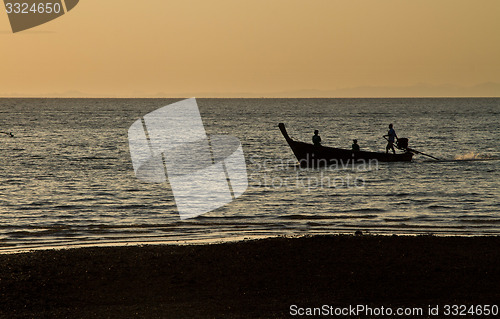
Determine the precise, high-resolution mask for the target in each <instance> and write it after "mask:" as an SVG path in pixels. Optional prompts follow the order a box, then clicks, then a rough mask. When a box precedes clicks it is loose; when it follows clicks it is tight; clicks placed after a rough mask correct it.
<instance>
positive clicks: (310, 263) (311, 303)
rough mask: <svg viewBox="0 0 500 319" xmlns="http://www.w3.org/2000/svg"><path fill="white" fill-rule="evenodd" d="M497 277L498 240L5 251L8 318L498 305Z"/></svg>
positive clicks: (349, 238) (4, 312)
mask: <svg viewBox="0 0 500 319" xmlns="http://www.w3.org/2000/svg"><path fill="white" fill-rule="evenodd" d="M498 282H500V237H499V236H473V237H464V236H429V235H427V236H426V235H420V236H384V235H363V236H353V235H322V236H321V235H318V236H303V237H295V238H289V237H273V238H267V239H255V240H246V241H237V242H227V243H216V244H208V245H144V246H121V247H116V246H114V247H89V248H73V249H62V250H54V249H53V250H39V251H32V252H25V253H15V254H0V296H1V297H2V298H0V317H2V318H4V317H5V318H22V317H51V318H65V317H71V318H88V317H92V318H125V317H140V318H162V317H167V318H180V317H183V318H184V317H188V318H283V317H288V316H290V306H291V305H294V304H295V305H298V306H300V307H321V306H322V305H337V306H348V305H358V304H363V305H371V306H373V307H380V306H384V307H397V306H404V307H427V306H428V305H444V304H457V305H461V304H466V305H485V304H489V305H493V304H495V303H496V304H497V305H499V306H500V302H499V300H500V286H499V285H498ZM362 317H363V316H362ZM432 317H433V318H436V316H432Z"/></svg>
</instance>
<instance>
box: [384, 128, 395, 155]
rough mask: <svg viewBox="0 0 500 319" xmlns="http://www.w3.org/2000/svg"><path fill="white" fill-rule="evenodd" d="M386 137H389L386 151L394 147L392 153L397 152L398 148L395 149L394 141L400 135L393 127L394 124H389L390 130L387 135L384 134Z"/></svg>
mask: <svg viewBox="0 0 500 319" xmlns="http://www.w3.org/2000/svg"><path fill="white" fill-rule="evenodd" d="M384 137H385V138H387V146H386V147H385V153H386V154H387V153H389V150H390V149H392V153H393V154H396V150H395V149H394V141H395V140H397V138H398V136H397V135H396V131H395V130H394V129H393V128H392V124H389V132H387V135H384Z"/></svg>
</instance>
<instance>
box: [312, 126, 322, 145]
mask: <svg viewBox="0 0 500 319" xmlns="http://www.w3.org/2000/svg"><path fill="white" fill-rule="evenodd" d="M318 134H319V131H318V130H315V131H314V135H313V138H312V140H313V144H314V146H321V137H320V136H319V135H318Z"/></svg>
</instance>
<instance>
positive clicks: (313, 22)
mask: <svg viewBox="0 0 500 319" xmlns="http://www.w3.org/2000/svg"><path fill="white" fill-rule="evenodd" d="M20 1H21V0H20ZM0 61H1V62H0V63H1V64H0V96H12V95H16V94H17V95H39V96H40V95H41V96H46V95H53V94H63V95H66V94H68V92H70V91H79V92H83V93H85V94H89V95H96V96H97V95H99V96H127V97H129V96H132V97H133V96H136V97H142V96H155V95H157V94H160V95H162V96H176V95H183V96H196V97H202V95H205V96H211V95H219V96H220V95H222V96H233V95H236V96H238V95H242V96H244V95H248V96H250V95H258V96H271V95H273V94H275V93H280V92H295V91H303V90H320V91H325V92H332V91H335V90H341V89H345V88H357V87H388V88H392V87H409V86H415V85H417V86H423V85H424V84H425V85H432V86H441V85H450V86H457V87H471V86H475V85H479V84H482V83H487V82H493V83H500V1H498V0H476V1H473V0H376V1H375V0H147V1H137V0H81V1H80V3H79V4H78V5H77V6H76V7H75V8H74V9H73V10H72V11H70V12H68V13H67V14H65V15H64V16H62V17H60V18H57V19H56V20H53V21H51V22H48V23H46V24H43V25H41V26H38V27H35V28H33V29H30V30H27V31H22V32H19V33H15V34H13V33H12V32H11V29H10V25H9V20H8V17H7V14H6V12H5V11H4V10H1V13H0ZM490 84H491V83H490ZM304 92H305V91H304ZM498 93H499V94H498V96H500V92H498ZM73 94H77V95H78V94H79V93H73ZM290 94H291V95H293V94H292V93H290ZM303 94H305V95H307V94H312V93H303ZM281 95H286V94H285V93H283V94H281ZM360 95H363V93H360Z"/></svg>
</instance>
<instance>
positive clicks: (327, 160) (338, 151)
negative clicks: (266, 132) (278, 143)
mask: <svg viewBox="0 0 500 319" xmlns="http://www.w3.org/2000/svg"><path fill="white" fill-rule="evenodd" d="M278 127H279V128H280V130H281V133H282V134H283V136H284V137H285V140H286V141H287V143H288V145H289V146H290V148H291V149H292V152H293V154H294V155H295V157H296V158H297V160H298V161H299V164H300V165H301V166H305V167H319V166H328V165H332V164H340V163H342V164H345V163H350V162H352V161H356V162H358V161H370V160H377V161H380V162H410V161H411V159H412V157H413V153H412V152H411V151H410V149H408V148H407V141H408V140H407V139H400V140H402V142H403V143H406V147H403V146H404V145H401V144H402V143H400V145H399V147H398V145H395V146H396V147H398V148H399V149H403V151H404V152H403V153H398V154H391V153H382V152H367V151H353V150H349V149H342V148H335V147H328V146H322V145H319V146H316V145H313V144H309V143H304V142H298V141H294V140H292V138H290V136H288V133H287V131H286V128H285V124H283V123H279V125H278Z"/></svg>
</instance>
